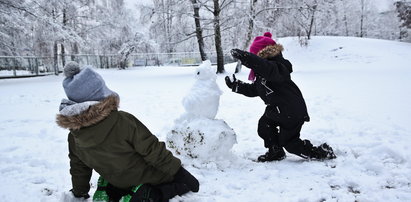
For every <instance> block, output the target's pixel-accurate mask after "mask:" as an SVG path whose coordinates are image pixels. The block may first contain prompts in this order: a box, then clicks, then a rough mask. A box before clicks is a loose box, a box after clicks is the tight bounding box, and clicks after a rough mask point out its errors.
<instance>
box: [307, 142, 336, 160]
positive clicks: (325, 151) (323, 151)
mask: <svg viewBox="0 0 411 202" xmlns="http://www.w3.org/2000/svg"><path fill="white" fill-rule="evenodd" d="M309 158H310V159H315V160H328V159H335V158H337V156H336V155H335V154H334V151H333V149H332V148H331V147H330V146H329V145H328V144H327V143H323V144H321V145H320V146H318V147H313V148H312V150H311V154H310V157H309Z"/></svg>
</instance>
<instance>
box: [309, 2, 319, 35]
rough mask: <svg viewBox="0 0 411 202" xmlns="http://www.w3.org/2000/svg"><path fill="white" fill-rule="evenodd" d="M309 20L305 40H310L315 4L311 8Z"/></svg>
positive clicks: (315, 9)
mask: <svg viewBox="0 0 411 202" xmlns="http://www.w3.org/2000/svg"><path fill="white" fill-rule="evenodd" d="M310 9H311V12H312V13H311V19H310V25H309V27H308V30H307V39H308V40H310V39H311V33H312V30H313V27H314V19H315V12H316V11H317V4H314V5H313V6H312V7H311V8H310Z"/></svg>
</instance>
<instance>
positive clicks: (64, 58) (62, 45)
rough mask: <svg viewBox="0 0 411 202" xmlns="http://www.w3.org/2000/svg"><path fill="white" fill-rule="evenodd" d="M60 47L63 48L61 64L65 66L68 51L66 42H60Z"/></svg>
mask: <svg viewBox="0 0 411 202" xmlns="http://www.w3.org/2000/svg"><path fill="white" fill-rule="evenodd" d="M60 48H61V64H62V65H63V67H64V66H65V65H66V51H65V49H64V44H63V43H62V44H60Z"/></svg>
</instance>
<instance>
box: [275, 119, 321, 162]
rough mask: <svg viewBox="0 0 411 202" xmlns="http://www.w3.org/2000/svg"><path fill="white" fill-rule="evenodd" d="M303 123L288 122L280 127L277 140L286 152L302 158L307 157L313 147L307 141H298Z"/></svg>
mask: <svg viewBox="0 0 411 202" xmlns="http://www.w3.org/2000/svg"><path fill="white" fill-rule="evenodd" d="M303 124H304V122H294V123H292V122H290V123H287V124H281V125H280V134H279V140H280V145H281V146H283V147H284V148H285V149H286V150H287V151H288V152H290V153H292V154H295V155H298V156H301V157H303V158H307V157H309V154H310V151H311V150H312V148H313V145H312V144H311V142H310V141H308V140H301V139H300V131H301V128H302V126H303Z"/></svg>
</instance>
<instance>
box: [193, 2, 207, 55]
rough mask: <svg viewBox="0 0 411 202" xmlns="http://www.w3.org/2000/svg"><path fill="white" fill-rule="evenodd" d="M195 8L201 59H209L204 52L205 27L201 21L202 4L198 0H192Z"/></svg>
mask: <svg viewBox="0 0 411 202" xmlns="http://www.w3.org/2000/svg"><path fill="white" fill-rule="evenodd" d="M191 3H192V4H193V9H194V22H195V25H196V36H197V42H198V48H199V50H200V56H201V60H202V61H205V60H207V54H206V53H205V52H204V39H203V28H202V27H201V23H200V6H199V4H198V2H197V0H191Z"/></svg>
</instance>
